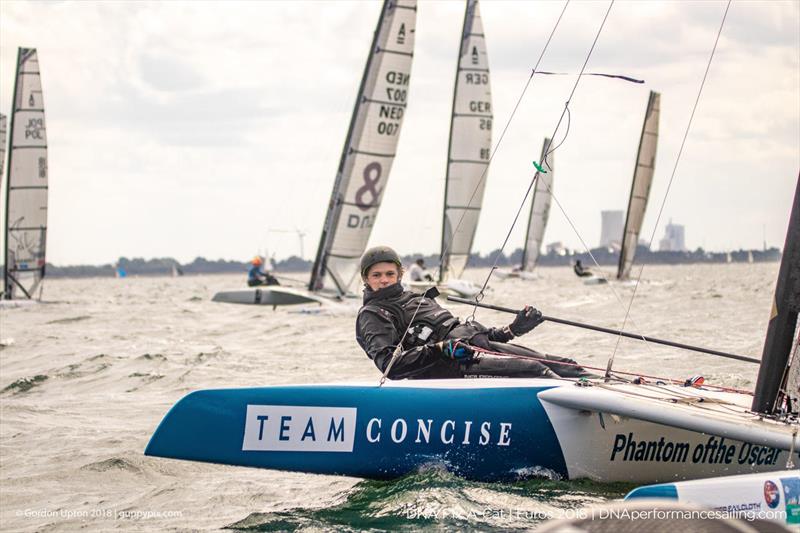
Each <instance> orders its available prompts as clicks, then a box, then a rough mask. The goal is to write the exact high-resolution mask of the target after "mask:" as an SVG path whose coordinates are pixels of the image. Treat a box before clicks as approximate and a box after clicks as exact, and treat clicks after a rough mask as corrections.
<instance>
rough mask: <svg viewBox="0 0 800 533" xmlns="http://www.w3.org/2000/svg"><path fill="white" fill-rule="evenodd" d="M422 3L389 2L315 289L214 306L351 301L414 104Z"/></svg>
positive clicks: (253, 295)
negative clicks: (330, 299) (348, 298)
mask: <svg viewBox="0 0 800 533" xmlns="http://www.w3.org/2000/svg"><path fill="white" fill-rule="evenodd" d="M416 17H417V3H416V0H385V1H384V3H383V8H382V10H381V16H380V19H379V20H378V27H377V28H376V30H375V36H374V40H373V42H372V46H371V48H370V54H369V57H368V58H367V65H366V67H365V69H364V75H363V77H362V79H361V87H360V88H359V91H358V97H357V99H356V105H355V109H354V110H353V115H352V118H351V120H350V127H349V129H348V132H347V137H346V138H345V143H344V149H343V150H342V157H341V160H340V161H339V168H338V170H337V172H336V180H335V181H334V184H333V192H332V193H331V199H330V203H329V204H328V212H327V215H326V216H325V223H324V225H323V228H322V236H321V238H320V242H319V248H318V250H317V254H316V259H315V260H314V266H313V268H312V270H311V279H310V281H309V283H308V290H306V291H302V290H297V289H290V288H285V287H274V286H270V287H268V288H267V287H265V288H263V289H262V288H259V287H256V288H253V289H242V290H234V291H224V292H220V293H217V294H216V295H215V296H214V301H218V302H229V303H247V304H254V303H255V304H267V305H286V304H298V303H307V302H319V301H320V298H324V297H337V298H338V297H342V296H346V295H348V294H350V292H351V290H352V288H353V285H354V284H355V283H356V282H357V281H358V279H359V276H360V272H359V266H358V265H359V261H360V259H361V255H362V254H363V253H364V250H365V249H366V247H367V242H368V241H369V236H370V233H372V226H373V225H374V224H375V219H376V218H377V216H378V209H379V208H380V204H381V198H382V197H383V192H384V191H385V190H386V184H387V182H388V180H389V172H390V170H391V167H392V162H393V161H394V156H395V152H396V150H397V143H398V140H399V138H400V129H401V127H402V125H403V116H404V115H405V110H406V104H407V100H408V89H409V80H410V77H411V62H412V59H413V56H414V31H415V29H414V28H415V23H416Z"/></svg>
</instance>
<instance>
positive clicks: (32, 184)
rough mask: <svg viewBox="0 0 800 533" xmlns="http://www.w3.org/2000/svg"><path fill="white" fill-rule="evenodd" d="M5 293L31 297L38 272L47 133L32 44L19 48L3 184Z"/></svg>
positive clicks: (40, 271) (44, 229) (40, 270)
mask: <svg viewBox="0 0 800 533" xmlns="http://www.w3.org/2000/svg"><path fill="white" fill-rule="evenodd" d="M5 224H6V225H5V227H6V249H5V265H6V277H5V297H6V298H33V297H34V293H35V292H36V289H37V288H38V287H39V283H40V282H41V280H42V278H43V277H44V270H45V244H46V233H47V134H46V129H45V120H44V101H43V99H42V82H41V77H40V75H39V60H38V57H37V54H36V49H35V48H20V49H19V53H18V56H17V78H16V84H15V86H14V102H13V108H12V114H11V146H10V150H9V154H8V180H7V189H6V220H5Z"/></svg>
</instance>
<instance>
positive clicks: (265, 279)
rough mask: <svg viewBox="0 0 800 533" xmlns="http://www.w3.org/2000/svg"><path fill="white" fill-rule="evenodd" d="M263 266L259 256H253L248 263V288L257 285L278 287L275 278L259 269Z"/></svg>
mask: <svg viewBox="0 0 800 533" xmlns="http://www.w3.org/2000/svg"><path fill="white" fill-rule="evenodd" d="M263 264H264V261H263V260H262V259H261V258H260V257H259V256H255V257H254V258H253V260H252V261H250V270H248V271H247V286H248V287H256V286H258V285H280V283H279V282H278V280H277V279H276V278H275V276H273V275H272V274H270V273H269V272H267V271H265V270H262V268H261V267H262V265H263Z"/></svg>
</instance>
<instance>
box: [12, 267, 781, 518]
mask: <svg viewBox="0 0 800 533" xmlns="http://www.w3.org/2000/svg"><path fill="white" fill-rule="evenodd" d="M777 270H778V264H777V263H769V264H728V265H683V266H672V267H666V266H664V267H657V266H652V267H648V268H647V269H646V270H645V278H646V281H645V282H644V283H643V284H642V285H641V286H640V288H639V289H638V293H637V297H636V300H635V302H634V304H633V307H632V312H631V314H632V317H633V323H632V324H631V323H629V324H628V326H627V329H628V330H631V331H637V332H639V333H643V334H649V335H652V336H654V337H660V338H667V339H674V340H678V341H681V342H686V343H689V344H698V345H702V346H708V347H712V348H716V349H719V350H724V351H730V352H734V353H740V354H745V355H753V356H756V357H758V356H759V355H760V353H761V346H762V344H763V340H764V334H765V331H766V324H767V320H768V317H769V311H770V307H771V301H772V293H773V289H774V284H775V276H776V274H777ZM483 274H485V272H481V271H472V272H468V273H467V275H466V276H465V277H467V278H471V279H473V280H475V281H478V280H482V277H481V276H482V275H483ZM541 274H542V279H540V280H538V281H535V282H526V281H520V280H507V281H495V282H493V284H492V285H493V289H492V290H491V291H490V292H489V293H488V294H487V296H486V301H487V302H493V303H497V304H500V305H506V306H511V307H515V306H520V305H522V304H524V303H532V304H534V305H536V306H538V307H539V308H541V309H542V310H543V311H544V312H545V314H549V315H552V316H557V317H561V318H567V319H572V320H578V321H585V322H591V323H595V324H598V325H602V326H606V327H619V326H621V324H622V317H623V316H624V314H625V312H624V307H623V306H622V304H620V303H619V302H618V301H617V300H616V298H615V296H614V293H613V292H612V290H610V288H609V287H607V286H606V287H604V286H586V285H583V284H582V283H581V282H580V281H579V280H578V279H577V278H576V277H575V276H574V275H573V274H572V272H571V270H569V269H566V268H553V269H543V270H542V271H541ZM243 280H244V276H243V275H242V276H227V275H225V276H200V277H184V278H126V279H91V280H48V282H47V285H46V287H45V293H44V296H45V300H46V301H47V302H50V303H46V304H35V305H27V306H21V307H16V308H2V309H0V328H1V331H0V344H2V346H1V347H2V349H1V350H0V391H1V392H0V527H2V528H3V529H5V530H13V531H41V530H45V531H51V530H52V531H64V530H74V529H78V528H86V529H90V530H109V529H126V530H130V529H133V530H137V531H138V530H161V529H165V528H167V529H220V528H231V529H242V530H267V531H269V530H286V529H296V528H300V529H306V530H328V529H336V530H348V529H349V530H354V531H355V530H370V529H372V530H397V529H418V528H429V529H465V528H479V529H483V530H492V529H498V530H509V529H511V530H513V529H522V528H530V527H532V526H534V525H535V524H537V523H539V522H541V521H542V520H543V518H544V517H546V516H551V515H558V514H563V513H564V512H565V510H569V509H576V508H579V507H581V506H583V505H586V504H591V503H597V502H601V501H604V500H608V499H613V498H619V497H622V496H623V495H624V494H625V492H626V491H627V490H628V489H629V488H630V487H629V486H626V485H619V484H617V485H605V484H598V483H592V482H588V481H559V480H548V479H530V480H526V481H520V482H518V483H508V484H487V483H476V482H470V481H465V480H462V479H460V478H457V477H455V476H452V475H450V474H448V473H447V472H442V471H438V470H431V471H425V472H419V473H416V474H413V475H409V476H406V477H405V478H402V479H399V480H395V481H383V482H378V481H364V480H359V479H354V478H344V477H331V476H319V475H307V474H298V473H286V472H275V471H267V470H255V469H246V468H238V467H227V466H219V465H211V464H201V463H190V462H181V461H174V460H166V459H158V458H151V457H144V456H143V453H142V452H143V450H144V448H145V445H146V444H147V441H148V439H149V436H150V435H151V433H152V432H153V430H154V429H155V427H156V426H157V424H158V423H159V421H160V420H161V417H162V416H163V415H164V413H165V412H166V411H167V410H168V409H169V407H170V406H171V405H172V404H173V403H174V402H176V401H177V400H178V399H179V398H180V397H181V396H183V395H184V394H186V393H188V392H190V391H193V390H196V389H202V388H221V387H244V386H257V385H277V384H290V383H292V384H294V383H317V382H331V381H347V380H360V379H375V380H377V379H378V377H379V374H378V371H377V369H375V367H374V366H373V365H372V363H371V361H369V360H368V359H367V357H366V356H365V355H364V354H363V352H361V351H360V349H359V348H358V346H357V344H356V342H355V340H354V337H353V336H354V326H353V321H354V313H339V314H334V315H312V314H302V313H298V312H297V310H290V309H289V308H283V309H280V308H279V309H278V310H277V311H273V310H272V309H271V308H265V307H254V306H237V305H229V304H217V303H212V302H211V301H210V298H211V296H212V295H213V294H214V293H215V292H216V291H218V290H221V289H225V288H232V287H235V286H239V285H241V284H242V282H243ZM611 287H613V289H614V290H616V291H617V293H618V294H619V296H620V298H621V299H622V300H623V301H625V302H626V303H627V300H628V298H629V297H630V294H631V292H632V290H633V289H632V287H628V286H623V285H619V284H616V283H612V284H611ZM453 309H454V311H455V312H456V314H461V315H462V316H463V314H464V313H466V312H467V309H466V308H464V307H463V306H453ZM476 318H477V319H478V320H479V321H480V322H482V323H484V324H487V325H502V324H505V323H507V322H508V321H509V317H508V316H507V315H502V314H500V313H496V312H486V311H478V314H477V317H476ZM616 342H617V339H616V338H615V337H611V336H607V335H602V334H597V333H591V332H588V331H583V330H579V329H575V328H570V327H566V326H560V325H555V324H544V325H542V326H540V327H539V328H538V329H537V330H536V331H535V332H533V333H532V334H529V335H528V336H526V337H525V338H524V343H526V344H528V345H529V346H531V347H535V348H537V349H540V350H543V351H547V352H549V353H555V354H562V355H571V356H573V357H576V358H577V359H578V360H579V361H581V362H583V363H585V364H587V365H592V366H602V367H604V366H605V364H606V361H607V359H608V357H609V356H610V355H611V354H612V353H613V352H614V349H615V344H616ZM615 368H617V369H628V370H633V371H636V372H642V373H647V374H658V375H664V376H668V377H678V378H685V377H688V376H690V375H692V374H697V373H702V374H703V375H704V376H705V377H706V380H707V381H709V382H711V383H713V384H725V385H731V386H736V387H745V388H749V389H752V388H753V385H754V381H755V376H756V372H757V368H756V366H755V365H752V364H748V363H740V362H736V361H730V360H727V359H718V358H715V357H712V356H705V355H702V354H696V353H692V352H684V351H678V350H674V349H667V348H664V347H656V346H645V345H643V344H642V343H641V342H635V341H629V340H622V342H621V343H620V345H619V347H618V349H617V355H616V363H615Z"/></svg>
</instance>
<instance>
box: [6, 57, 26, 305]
mask: <svg viewBox="0 0 800 533" xmlns="http://www.w3.org/2000/svg"><path fill="white" fill-rule="evenodd" d="M21 60H22V48H17V71H16V76H15V77H14V99H13V100H11V138H10V139H9V150H8V174H7V175H6V220H5V225H4V226H3V231H5V241H4V243H3V296H4V297H5V299H6V300H10V299H11V288H12V287H11V278H10V275H9V273H8V272H9V270H10V269H11V265H10V264H8V259H9V258H8V250H9V248H10V247H11V244H10V241H9V233H10V231H9V229H10V226H9V210H8V208H9V206H10V205H11V204H10V201H9V198H10V197H11V168H12V167H11V164H12V158H13V157H14V150H12V149H11V146H12V145H13V144H14V117H16V115H17V92H18V89H19V69H20V66H21V65H20V61H21ZM4 146H5V144H4Z"/></svg>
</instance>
